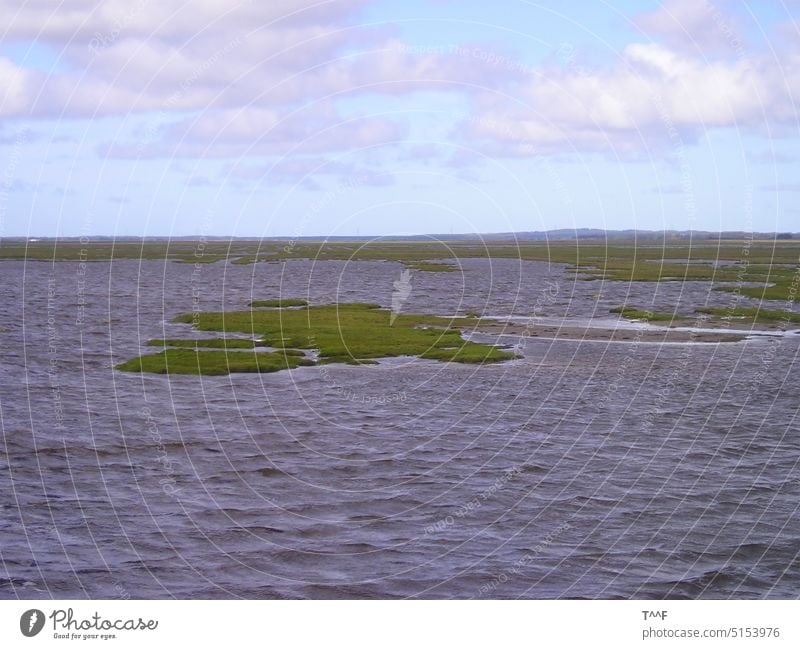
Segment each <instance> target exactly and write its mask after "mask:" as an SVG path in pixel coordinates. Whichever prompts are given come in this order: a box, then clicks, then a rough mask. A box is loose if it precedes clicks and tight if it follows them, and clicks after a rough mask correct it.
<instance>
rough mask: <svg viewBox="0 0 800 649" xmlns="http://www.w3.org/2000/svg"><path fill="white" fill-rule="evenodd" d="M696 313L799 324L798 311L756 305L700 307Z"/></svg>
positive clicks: (747, 320)
mask: <svg viewBox="0 0 800 649" xmlns="http://www.w3.org/2000/svg"><path fill="white" fill-rule="evenodd" d="M696 311H697V313H705V314H708V315H712V316H715V317H717V318H723V319H730V320H738V321H740V322H769V323H781V322H784V323H787V324H790V323H791V324H800V313H792V312H790V311H781V310H780V309H759V308H757V307H730V308H728V307H702V308H700V309H696Z"/></svg>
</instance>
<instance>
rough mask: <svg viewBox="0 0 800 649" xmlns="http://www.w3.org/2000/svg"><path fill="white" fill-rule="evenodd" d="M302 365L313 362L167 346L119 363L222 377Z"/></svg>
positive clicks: (270, 354)
mask: <svg viewBox="0 0 800 649" xmlns="http://www.w3.org/2000/svg"><path fill="white" fill-rule="evenodd" d="M303 365H314V362H313V361H310V360H307V359H305V358H302V357H300V356H297V355H294V354H288V353H284V352H283V351H279V352H246V351H234V352H227V351H197V350H191V349H165V350H164V351H163V352H160V353H158V354H149V355H146V356H139V357H138V358H134V359H131V360H129V361H127V362H125V363H122V364H120V365H117V369H119V370H122V371H124V372H151V373H153V374H198V375H200V374H202V375H204V376H222V375H226V374H230V373H232V372H261V373H263V372H278V371H280V370H286V369H294V368H297V367H300V366H303Z"/></svg>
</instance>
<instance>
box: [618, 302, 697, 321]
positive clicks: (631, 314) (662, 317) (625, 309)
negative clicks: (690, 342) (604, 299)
mask: <svg viewBox="0 0 800 649" xmlns="http://www.w3.org/2000/svg"><path fill="white" fill-rule="evenodd" d="M610 312H611V313H619V314H620V315H621V316H622V317H623V318H628V319H629V320H653V321H657V322H668V321H671V320H679V319H682V318H683V317H685V316H679V315H677V314H675V313H662V312H658V311H644V310H642V309H637V308H635V307H629V306H618V307H614V308H613V309H610Z"/></svg>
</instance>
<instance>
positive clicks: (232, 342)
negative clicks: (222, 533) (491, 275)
mask: <svg viewBox="0 0 800 649" xmlns="http://www.w3.org/2000/svg"><path fill="white" fill-rule="evenodd" d="M175 321H176V322H182V323H188V324H192V325H193V326H194V327H195V328H196V329H198V330H200V331H221V332H225V333H233V332H236V333H244V334H248V335H252V336H258V337H259V340H258V341H256V342H253V341H248V340H242V339H233V338H209V339H195V340H176V339H167V340H153V341H150V343H149V344H153V345H168V346H169V347H190V348H194V349H180V348H178V349H166V350H164V351H163V352H161V353H160V354H154V355H149V356H140V357H139V358H135V359H133V360H130V361H128V362H126V363H123V364H122V365H118V366H117V368H118V369H121V370H125V371H130V372H157V373H160V374H163V373H170V374H228V373H230V372H274V371H277V370H281V369H292V368H294V367H299V366H301V365H314V364H315V363H314V362H313V361H311V360H309V359H307V358H305V357H304V353H303V351H301V350H316V351H317V352H318V353H319V361H318V362H319V363H349V364H353V365H366V364H373V363H375V359H378V358H386V357H392V356H417V357H419V358H425V359H429V360H437V361H449V362H455V363H497V362H500V361H506V360H511V359H513V358H517V355H516V354H514V353H512V352H509V351H504V350H503V349H501V348H499V347H498V346H496V345H489V344H483V343H476V342H471V341H467V340H465V339H464V338H463V337H462V333H461V329H460V327H465V326H472V325H474V324H475V323H476V322H478V320H477V319H475V318H442V317H438V316H426V315H410V314H393V313H392V312H391V311H389V310H388V309H383V308H381V307H380V306H379V305H377V304H362V303H346V304H331V305H325V306H307V307H300V308H297V309H264V310H261V309H252V310H250V311H231V312H225V311H219V312H209V313H200V314H199V315H198V314H196V313H195V314H192V313H189V314H183V315H180V316H178V317H177V318H175ZM240 343H245V344H248V345H249V344H251V343H252V344H254V345H268V346H270V347H275V348H277V349H279V350H280V351H276V352H260V353H259V352H252V353H248V352H244V351H234V352H230V353H229V352H226V351H200V350H198V349H197V348H198V347H200V346H201V345H202V346H209V344H211V345H214V346H220V347H224V348H229V347H237V346H239V344H240Z"/></svg>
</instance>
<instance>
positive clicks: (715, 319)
mask: <svg viewBox="0 0 800 649" xmlns="http://www.w3.org/2000/svg"><path fill="white" fill-rule="evenodd" d="M611 313H618V314H619V315H621V316H622V317H623V318H627V319H629V320H646V321H648V322H674V323H676V324H683V323H685V322H687V321H689V320H692V319H693V318H694V319H696V318H697V314H701V315H702V316H705V318H708V316H711V318H710V319H707V320H706V322H707V324H709V325H714V324H720V323H722V322H729V321H731V320H735V321H737V322H740V323H757V322H760V323H767V324H780V323H783V324H787V325H788V324H800V313H793V312H791V311H782V310H780V309H762V308H759V307H700V308H697V309H695V310H694V313H695V315H681V314H678V313H667V312H659V311H646V310H643V309H638V308H636V307H627V306H626V307H616V308H614V309H611Z"/></svg>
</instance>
